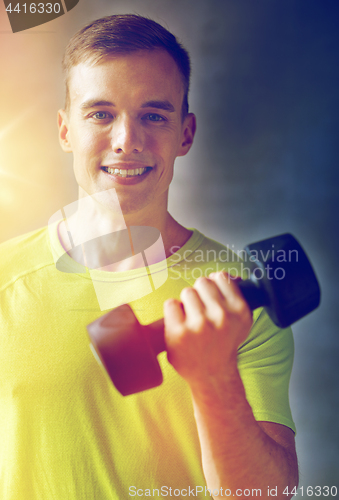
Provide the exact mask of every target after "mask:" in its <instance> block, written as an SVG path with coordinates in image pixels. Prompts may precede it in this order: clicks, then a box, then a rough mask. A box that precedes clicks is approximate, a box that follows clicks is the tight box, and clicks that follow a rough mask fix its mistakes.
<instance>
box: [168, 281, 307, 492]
mask: <svg viewBox="0 0 339 500" xmlns="http://www.w3.org/2000/svg"><path fill="white" fill-rule="evenodd" d="M226 276H227V275H225V274H224V273H217V274H214V275H211V276H210V278H209V279H207V278H201V279H199V280H197V281H196V283H195V285H194V287H193V288H186V289H184V290H183V291H182V294H181V297H180V298H181V303H180V302H179V301H176V300H169V301H166V303H165V306H164V311H165V338H166V344H167V352H168V359H169V361H170V362H171V363H172V365H173V366H174V368H175V369H176V370H177V372H178V373H179V374H180V375H181V376H182V377H183V378H184V379H185V380H186V381H187V382H188V384H189V386H190V389H191V394H192V401H193V407H194V414H195V419H196V423H197V429H198V434H199V439H200V445H201V452H202V462H203V469H204V474H205V478H206V482H207V487H208V488H209V489H210V490H211V491H213V490H214V491H215V493H216V490H218V491H219V495H214V498H219V497H220V498H222V496H224V495H223V491H224V489H225V488H229V489H230V490H231V492H232V496H233V494H234V496H237V498H248V497H249V495H248V494H247V493H248V492H246V495H243V496H241V493H240V491H239V490H240V489H241V490H244V489H249V490H252V489H253V490H258V489H260V490H261V498H269V495H268V490H267V489H268V487H269V488H270V489H272V488H275V487H277V491H278V496H277V497H276V498H284V499H287V498H291V495H290V496H287V495H283V494H282V492H283V490H284V489H285V488H286V486H288V488H289V491H290V490H291V489H292V488H293V486H295V485H296V484H297V482H298V465H297V458H296V453H295V444H294V434H293V431H292V430H291V429H289V428H288V427H285V426H283V425H279V424H274V423H271V422H257V421H256V420H255V418H254V416H253V412H252V409H251V407H250V405H249V403H248V402H247V399H246V395H245V390H244V386H243V383H242V380H241V378H240V375H239V371H238V367H237V351H238V347H239V345H240V344H242V343H243V342H244V341H245V339H246V338H247V336H248V333H249V331H250V328H251V326H252V314H251V311H250V310H249V308H248V306H247V304H246V302H245V301H244V299H243V297H242V295H241V293H240V291H239V289H238V287H237V286H236V284H235V283H234V282H232V281H231V282H229V280H227V279H225V278H226ZM221 489H222V490H221ZM236 490H238V492H236ZM255 496H259V493H258V494H255V493H253V494H251V495H250V497H251V498H254V497H255Z"/></svg>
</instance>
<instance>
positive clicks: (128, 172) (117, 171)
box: [107, 167, 146, 177]
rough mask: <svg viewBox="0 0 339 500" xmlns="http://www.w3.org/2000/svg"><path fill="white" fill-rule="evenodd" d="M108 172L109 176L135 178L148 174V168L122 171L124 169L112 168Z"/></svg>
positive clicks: (108, 168)
mask: <svg viewBox="0 0 339 500" xmlns="http://www.w3.org/2000/svg"><path fill="white" fill-rule="evenodd" d="M107 172H108V173H109V174H115V175H118V176H119V177H127V176H128V177H135V176H136V175H142V174H143V173H144V172H146V168H135V169H130V170H128V169H122V168H120V169H119V168H110V167H107Z"/></svg>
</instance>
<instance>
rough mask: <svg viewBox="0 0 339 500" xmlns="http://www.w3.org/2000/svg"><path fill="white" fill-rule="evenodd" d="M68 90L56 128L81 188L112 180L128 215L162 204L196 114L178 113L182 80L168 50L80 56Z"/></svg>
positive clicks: (107, 185) (101, 186)
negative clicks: (94, 59)
mask: <svg viewBox="0 0 339 500" xmlns="http://www.w3.org/2000/svg"><path fill="white" fill-rule="evenodd" d="M69 92H70V110H69V111H68V113H66V112H65V111H60V112H59V131H60V134H59V135H60V141H61V145H62V147H63V149H64V150H65V151H72V152H73V155H74V172H75V177H76V180H77V182H78V184H79V186H80V188H81V189H82V190H83V191H84V192H85V193H87V194H94V193H96V192H100V191H104V190H107V189H111V188H115V189H116V191H117V194H118V198H119V202H120V205H121V208H122V211H123V213H124V214H126V215H127V214H128V213H135V212H138V211H140V210H143V209H146V210H152V209H153V210H155V209H156V207H158V208H160V207H161V206H164V204H165V205H166V200H167V191H168V187H169V185H170V182H171V180H172V176H173V165H174V160H175V158H176V157H177V156H183V155H185V154H186V153H187V152H188V151H189V149H190V147H191V144H192V141H193V136H194V131H195V118H194V115H192V114H189V115H188V116H187V117H186V118H185V119H184V120H182V116H181V108H182V101H183V94H184V90H183V83H182V79H181V75H180V73H179V70H178V68H177V65H176V63H175V62H174V60H173V59H172V57H171V56H170V55H169V54H168V53H167V52H166V51H163V50H153V51H138V52H134V53H131V54H128V55H117V56H114V57H112V58H109V59H105V60H104V61H103V62H101V63H99V64H96V65H94V66H91V65H90V64H85V63H81V64H79V65H77V66H75V67H73V68H72V70H71V75H70V82H69ZM118 172H119V173H118ZM81 189H80V191H81ZM83 194H84V193H83Z"/></svg>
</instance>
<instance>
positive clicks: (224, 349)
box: [164, 272, 252, 387]
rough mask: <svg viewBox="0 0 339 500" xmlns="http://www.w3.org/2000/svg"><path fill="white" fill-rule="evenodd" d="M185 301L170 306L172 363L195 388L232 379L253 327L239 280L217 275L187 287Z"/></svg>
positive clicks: (167, 334)
mask: <svg viewBox="0 0 339 500" xmlns="http://www.w3.org/2000/svg"><path fill="white" fill-rule="evenodd" d="M180 299H181V302H179V301H178V300H175V299H170V300H167V301H166V302H165V304H164V319H165V340H166V346H167V352H168V360H169V362H170V363H171V364H172V365H173V367H174V368H175V369H176V370H177V372H178V373H179V374H180V375H181V376H182V377H183V378H184V379H185V380H186V381H187V382H188V383H189V385H190V386H191V387H194V386H201V387H204V386H206V384H207V386H208V385H209V384H213V385H215V383H216V382H217V381H218V380H219V381H222V382H225V381H227V380H228V378H229V377H230V376H231V374H232V373H234V370H236V363H237V350H238V347H239V345H240V344H242V343H243V342H244V341H245V339H246V338H247V336H248V333H249V331H250V328H251V326H252V313H251V311H250V309H249V307H248V306H247V304H246V302H245V300H244V298H243V296H242V294H241V292H240V290H239V288H238V287H237V285H236V281H235V280H232V278H231V277H230V276H229V275H228V274H226V273H224V272H219V273H213V274H211V275H210V276H209V278H199V279H198V280H197V281H196V282H195V284H194V286H193V288H184V289H183V290H182V292H181V295H180ZM222 379H223V380H222Z"/></svg>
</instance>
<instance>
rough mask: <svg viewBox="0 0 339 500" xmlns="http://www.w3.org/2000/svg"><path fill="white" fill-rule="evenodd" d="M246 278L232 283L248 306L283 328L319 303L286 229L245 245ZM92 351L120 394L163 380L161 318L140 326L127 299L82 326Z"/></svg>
mask: <svg viewBox="0 0 339 500" xmlns="http://www.w3.org/2000/svg"><path fill="white" fill-rule="evenodd" d="M245 256H246V259H244V260H245V261H246V262H244V264H246V267H247V268H248V269H249V277H248V279H246V280H240V281H238V282H237V285H238V286H239V288H240V290H241V292H242V294H243V296H244V298H245V300H246V302H247V303H248V305H249V307H250V309H251V310H254V309H256V308H258V307H264V308H265V310H266V312H267V313H268V315H269V317H270V318H271V320H272V321H273V322H274V323H275V324H276V325H277V326H278V327H280V328H286V327H288V326H290V325H291V324H292V323H294V322H295V321H298V320H299V319H301V318H302V317H304V316H305V315H306V314H308V313H310V312H311V311H313V310H314V309H315V308H316V307H318V305H319V303H320V288H319V284H318V281H317V278H316V276H315V274H314V271H313V269H312V266H311V263H310V261H309V260H308V258H307V255H306V254H305V252H304V250H303V249H302V247H301V246H300V244H299V243H298V241H297V240H296V239H295V238H294V237H293V236H292V235H291V234H282V235H279V236H275V237H273V238H268V239H266V240H261V241H258V242H256V243H252V244H251V245H248V246H247V247H245ZM87 329H88V332H89V336H90V338H91V344H92V345H91V347H92V348H93V349H94V350H93V352H94V354H95V355H97V356H98V357H99V358H100V361H101V362H102V364H103V366H104V368H105V369H106V371H107V373H108V375H109V376H110V378H111V380H112V381H113V383H114V385H115V387H116V388H117V389H118V391H119V392H120V393H121V394H122V395H123V396H127V395H129V394H134V393H137V392H141V391H145V390H147V389H150V388H152V387H156V386H158V385H160V384H161V383H162V380H163V377H162V372H161V369H160V366H159V363H158V360H157V355H158V354H159V353H160V352H162V351H165V350H166V344H165V340H164V321H163V319H161V320H158V321H156V322H154V323H151V324H149V325H141V324H140V323H139V321H138V320H137V318H136V316H135V314H134V312H133V310H132V308H131V307H130V306H129V305H128V304H124V305H121V306H119V307H117V308H116V309H113V310H112V311H110V312H109V313H107V314H105V315H104V316H101V317H100V318H98V319H97V320H96V321H94V322H93V323H91V324H90V325H88V326H87Z"/></svg>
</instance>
